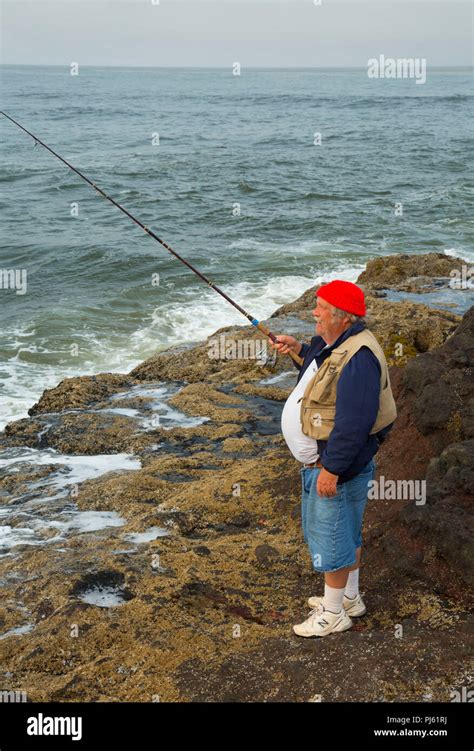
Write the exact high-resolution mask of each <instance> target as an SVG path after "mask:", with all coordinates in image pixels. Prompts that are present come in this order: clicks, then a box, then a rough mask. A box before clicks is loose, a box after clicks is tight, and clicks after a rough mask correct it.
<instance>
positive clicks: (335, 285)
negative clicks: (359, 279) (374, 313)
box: [315, 279, 366, 316]
mask: <svg viewBox="0 0 474 751" xmlns="http://www.w3.org/2000/svg"><path fill="white" fill-rule="evenodd" d="M315 294H316V296H317V297H322V298H323V300H326V302H329V303H331V305H334V306H335V307H336V308H340V309H341V310H345V311H346V313H353V314H354V315H356V316H365V313H366V308H365V298H364V293H363V292H362V290H361V288H360V287H358V286H357V284H353V283H352V282H344V281H341V280H340V279H335V280H334V281H333V282H329V284H323V285H321V287H320V288H319V289H318V290H317V292H315Z"/></svg>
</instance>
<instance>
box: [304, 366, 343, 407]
mask: <svg viewBox="0 0 474 751" xmlns="http://www.w3.org/2000/svg"><path fill="white" fill-rule="evenodd" d="M337 375H338V370H337V368H335V367H333V366H331V367H329V369H328V372H327V373H326V374H325V375H324V377H323V378H322V379H321V380H320V381H317V382H316V383H315V384H314V386H313V387H312V389H311V390H310V392H309V394H308V401H310V402H324V406H326V405H327V404H328V405H329V404H335V403H336V389H337Z"/></svg>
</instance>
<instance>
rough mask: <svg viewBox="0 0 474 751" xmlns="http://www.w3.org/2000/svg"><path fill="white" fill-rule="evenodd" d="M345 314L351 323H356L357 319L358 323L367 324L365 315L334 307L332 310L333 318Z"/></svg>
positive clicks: (341, 316)
mask: <svg viewBox="0 0 474 751" xmlns="http://www.w3.org/2000/svg"><path fill="white" fill-rule="evenodd" d="M345 316H348V318H349V321H350V322H351V324H353V323H357V322H359V321H360V323H365V324H367V321H366V319H365V316H356V315H355V313H348V312H347V310H341V308H336V307H334V311H333V317H334V318H344V317H345Z"/></svg>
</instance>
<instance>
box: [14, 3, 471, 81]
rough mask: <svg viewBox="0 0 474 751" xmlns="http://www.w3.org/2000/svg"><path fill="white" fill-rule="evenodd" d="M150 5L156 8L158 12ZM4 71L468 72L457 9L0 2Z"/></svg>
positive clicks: (464, 6) (467, 31) (467, 8)
mask: <svg viewBox="0 0 474 751" xmlns="http://www.w3.org/2000/svg"><path fill="white" fill-rule="evenodd" d="M154 3H156V4H154ZM1 7H2V56H1V62H2V63H10V64H13V63H16V64H18V63H21V64H31V65H69V64H70V63H71V62H73V61H74V62H78V63H79V64H80V65H122V66H136V65H143V66H186V67H187V66H191V67H194V66H212V67H214V66H217V67H228V66H229V65H232V63H233V62H236V61H238V62H240V63H241V65H242V66H246V67H252V66H255V67H258V66H262V67H288V66H297V67H298V66H301V67H306V66H308V67H313V66H315V67H319V66H324V67H326V66H360V67H366V66H367V60H368V59H369V58H371V57H378V55H379V54H384V55H385V56H386V57H394V58H397V57H417V58H423V57H424V58H426V60H427V65H428V66H435V65H453V66H454V65H472V60H473V57H472V5H471V3H470V2H457V0H421V1H419V2H413V0H396V2H390V1H389V0H375V2H361V1H360V0H345V1H344V0H321V5H320V6H318V5H315V4H314V1H313V0H214V2H201V0H159V3H158V2H157V0H47V1H45V0H3V2H2V3H1Z"/></svg>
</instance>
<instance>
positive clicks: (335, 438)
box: [295, 321, 393, 483]
mask: <svg viewBox="0 0 474 751" xmlns="http://www.w3.org/2000/svg"><path fill="white" fill-rule="evenodd" d="M364 328H365V324H364V323H361V322H359V321H358V322H357V323H354V324H353V325H352V326H351V327H350V328H349V329H347V331H344V332H343V333H342V334H341V336H340V337H339V339H337V340H336V341H335V342H334V343H333V344H331V346H330V347H328V348H327V349H325V347H326V342H325V341H324V339H323V338H322V337H320V336H313V338H312V339H311V344H303V346H302V349H301V352H300V357H302V358H303V365H301V366H300V365H298V364H297V363H295V367H296V368H297V369H298V370H299V371H300V372H299V376H298V381H299V380H300V378H301V376H302V375H303V373H304V371H305V370H306V368H307V367H308V365H309V364H310V363H311V362H312V361H313V360H314V359H315V358H316V363H317V366H318V368H320V367H321V365H322V363H323V362H324V360H325V359H326V357H329V355H330V354H331V352H332V350H333V349H334V348H335V347H338V346H339V345H340V344H342V342H344V341H345V340H346V339H348V338H349V337H350V336H353V335H354V334H358V333H359V332H360V331H363V330H364ZM380 375H381V368H380V363H379V361H378V359H377V357H376V356H375V355H374V353H373V352H372V351H371V350H370V349H369V348H368V347H361V349H360V350H358V352H356V353H355V355H353V356H352V357H351V359H350V360H349V362H348V363H347V365H345V366H344V368H343V370H342V372H341V375H340V377H339V381H338V383H337V391H336V417H335V423H334V428H333V430H332V431H331V434H330V436H329V439H328V440H327V441H320V440H318V451H319V455H320V458H321V464H322V465H323V467H325V469H327V470H328V472H332V474H335V475H338V478H339V479H338V483H343V482H347V480H350V479H351V478H352V477H355V476H356V475H357V474H359V472H360V471H361V470H362V469H363V468H364V467H365V465H366V464H367V463H368V462H369V461H370V460H371V459H372V457H373V456H374V455H375V454H376V452H377V451H378V448H379V446H380V444H381V443H382V441H383V440H384V438H385V436H386V435H387V433H388V431H389V430H390V429H391V427H392V425H393V423H392V425H389V426H387V427H386V428H383V429H382V430H381V431H379V432H378V433H375V434H373V435H370V431H371V430H372V427H373V425H374V422H375V420H376V417H377V412H378V409H379V402H380Z"/></svg>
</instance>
